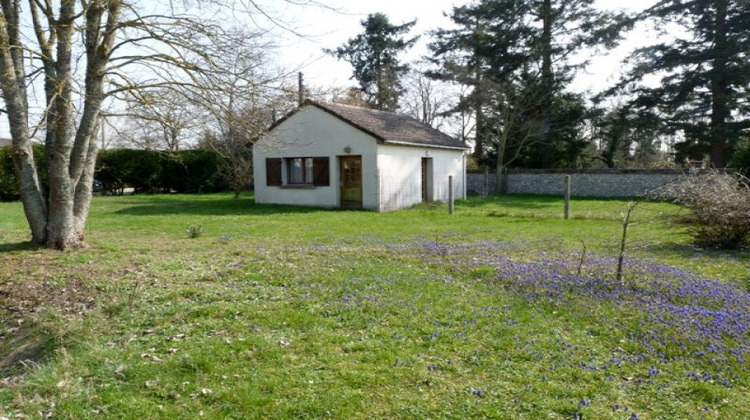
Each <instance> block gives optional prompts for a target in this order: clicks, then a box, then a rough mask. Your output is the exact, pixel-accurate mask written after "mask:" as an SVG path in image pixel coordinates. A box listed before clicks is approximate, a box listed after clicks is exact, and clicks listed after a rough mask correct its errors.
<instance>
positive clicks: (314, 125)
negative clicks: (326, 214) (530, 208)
mask: <svg viewBox="0 0 750 420" xmlns="http://www.w3.org/2000/svg"><path fill="white" fill-rule="evenodd" d="M347 147H348V148H350V151H349V152H348V153H347V151H345V148H347ZM323 156H326V157H329V164H330V167H329V170H330V173H329V176H330V181H331V182H330V186H328V187H304V188H295V187H288V186H281V187H274V186H267V185H266V158H282V159H284V158H294V157H323ZM340 156H362V189H363V191H362V206H363V208H365V209H368V210H376V211H388V210H396V209H400V208H405V207H409V206H412V205H414V204H417V203H420V202H421V201H422V158H423V157H429V158H432V172H433V174H432V175H433V190H432V198H433V199H434V200H441V201H447V200H448V176H449V175H453V177H454V181H453V182H454V184H453V185H454V187H453V188H454V197H455V198H456V199H460V198H465V197H466V182H465V160H464V152H463V151H462V150H455V149H440V148H432V147H430V148H426V147H420V146H405V145H390V144H388V145H386V144H379V143H378V142H377V140H376V139H374V138H372V137H371V136H369V135H368V134H365V133H364V132H362V131H360V130H358V129H356V128H354V127H352V126H351V125H349V124H347V123H345V122H343V121H341V120H340V119H338V118H337V117H335V116H333V115H331V114H329V113H327V112H325V111H322V110H320V109H319V108H316V107H314V106H311V105H308V106H306V107H304V108H302V109H300V110H299V111H297V112H296V113H295V114H293V115H292V116H290V117H289V118H288V119H287V120H286V121H284V122H282V123H281V124H279V125H278V126H277V127H275V128H274V129H273V131H272V132H271V133H269V134H268V135H267V136H266V137H264V138H262V139H261V140H259V141H258V142H256V143H255V145H254V147H253V165H254V169H255V174H254V179H255V201H256V202H257V203H261V204H289V205H301V206H316V207H327V208H335V207H339V205H340V194H341V191H340V184H339V157H340ZM286 177H287V173H286V169H285V168H282V181H283V182H282V183H283V184H286ZM379 197H380V200H378V198H379Z"/></svg>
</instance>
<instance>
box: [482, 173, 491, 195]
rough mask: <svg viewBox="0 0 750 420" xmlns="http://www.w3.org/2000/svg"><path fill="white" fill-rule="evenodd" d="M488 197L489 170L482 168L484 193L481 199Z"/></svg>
mask: <svg viewBox="0 0 750 420" xmlns="http://www.w3.org/2000/svg"><path fill="white" fill-rule="evenodd" d="M488 195H490V168H484V191H482V197H487V196H488Z"/></svg>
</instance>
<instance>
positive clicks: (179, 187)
mask: <svg viewBox="0 0 750 420" xmlns="http://www.w3.org/2000/svg"><path fill="white" fill-rule="evenodd" d="M43 153H44V147H43V146H41V145H35V146H34V157H35V158H36V161H37V165H39V166H38V167H39V168H40V173H41V175H42V183H46V170H45V168H44V162H43V159H42V155H43ZM222 162H223V158H222V156H221V155H219V154H218V153H216V152H214V151H211V150H182V151H178V152H162V151H153V150H133V149H112V150H102V151H100V152H99V157H98V159H97V164H96V175H95V180H96V181H95V185H94V191H95V192H98V193H101V194H105V195H117V194H122V193H123V192H124V191H125V189H127V188H132V189H133V191H134V192H135V193H156V192H175V193H206V192H217V191H226V190H228V189H229V187H228V186H227V184H226V182H224V180H223V179H222V178H221V176H220V174H219V168H220V166H221V164H222ZM19 198H20V195H19V191H18V183H17V182H16V177H15V174H14V172H13V161H12V150H11V147H10V146H7V147H2V148H0V200H1V201H14V200H18V199H19Z"/></svg>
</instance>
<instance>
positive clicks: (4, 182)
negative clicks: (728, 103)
mask: <svg viewBox="0 0 750 420" xmlns="http://www.w3.org/2000/svg"><path fill="white" fill-rule="evenodd" d="M33 150H34V160H35V161H36V165H37V168H38V172H39V174H40V178H41V181H42V186H44V187H45V188H46V187H47V166H46V163H45V161H44V146H42V145H41V144H35V145H34V146H33ZM19 198H21V195H20V192H19V191H18V182H17V180H16V173H15V170H14V168H13V147H12V146H5V147H0V201H15V200H18V199H19Z"/></svg>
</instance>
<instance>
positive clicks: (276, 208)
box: [116, 197, 325, 216]
mask: <svg viewBox="0 0 750 420" xmlns="http://www.w3.org/2000/svg"><path fill="white" fill-rule="evenodd" d="M320 211H325V209H321V208H316V207H303V206H284V205H276V204H256V203H255V202H254V201H253V200H252V199H236V198H224V197H216V198H213V197H212V198H203V199H189V198H176V199H165V198H156V197H148V198H146V199H144V200H143V201H141V202H139V203H138V204H136V205H133V206H131V207H127V208H125V209H122V210H119V211H117V212H116V213H117V214H127V215H132V216H160V215H168V214H175V215H181V214H189V215H206V216H262V215H269V214H289V213H314V212H320Z"/></svg>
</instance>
